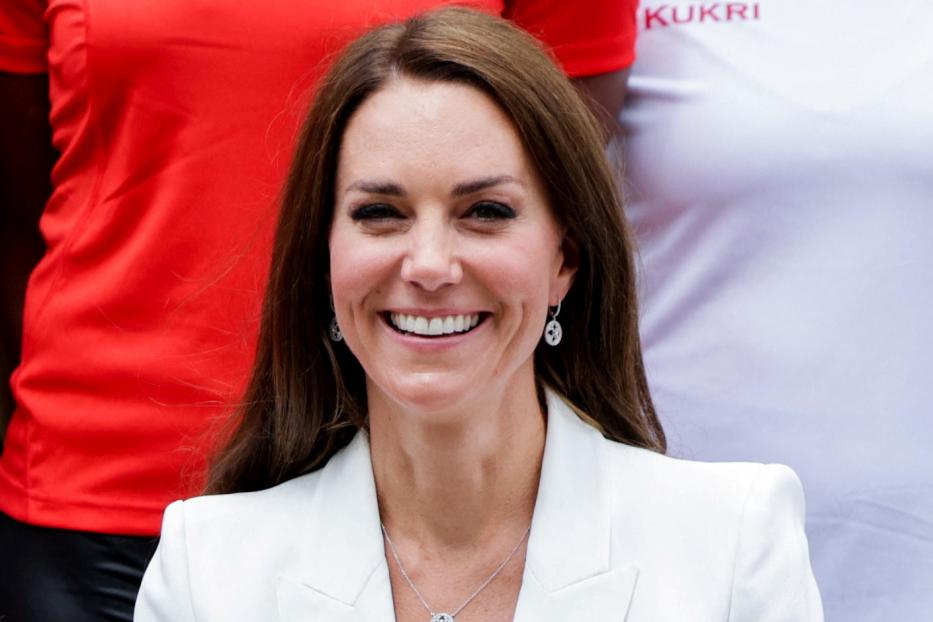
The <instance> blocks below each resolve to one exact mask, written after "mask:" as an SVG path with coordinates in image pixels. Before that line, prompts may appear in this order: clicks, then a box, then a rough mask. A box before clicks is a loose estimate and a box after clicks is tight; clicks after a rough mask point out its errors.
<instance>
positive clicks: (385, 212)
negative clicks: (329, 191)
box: [350, 203, 402, 221]
mask: <svg viewBox="0 0 933 622" xmlns="http://www.w3.org/2000/svg"><path fill="white" fill-rule="evenodd" d="M350 218H352V219H353V220H355V221H361V220H369V221H378V220H393V219H397V218H402V214H401V212H399V211H398V210H397V209H395V208H394V207H392V206H391V205H389V204H387V203H370V204H368V205H361V206H359V207H357V208H356V209H354V210H353V211H352V212H350Z"/></svg>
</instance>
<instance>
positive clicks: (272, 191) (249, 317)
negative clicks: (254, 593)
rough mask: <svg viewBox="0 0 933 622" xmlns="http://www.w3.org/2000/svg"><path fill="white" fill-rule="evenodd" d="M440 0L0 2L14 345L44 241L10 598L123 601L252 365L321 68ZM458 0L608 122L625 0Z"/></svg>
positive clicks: (17, 391)
mask: <svg viewBox="0 0 933 622" xmlns="http://www.w3.org/2000/svg"><path fill="white" fill-rule="evenodd" d="M438 4H443V2H439V1H438V0H404V1H393V0H380V1H379V2H371V1H368V0H367V1H364V0H347V1H344V2H340V3H304V4H299V5H296V4H294V3H282V2H277V1H276V2H272V3H266V4H263V5H262V7H261V8H258V6H256V5H249V4H244V5H236V4H234V5H231V4H229V3H222V4H217V5H210V4H209V5H204V4H203V3H199V4H191V3H185V2H178V1H177V0H170V1H166V2H160V3H157V4H155V5H151V4H146V5H136V4H126V3H112V2H107V1H106V0H86V1H85V2H76V1H74V0H48V1H47V2H42V1H40V0H13V1H12V2H7V3H5V4H4V6H3V8H2V9H0V106H2V107H0V124H2V129H0V143H2V145H0V154H2V156H3V161H2V163H0V169H2V170H3V171H4V175H5V177H4V180H3V187H4V189H5V191H6V192H7V197H8V198H7V199H6V200H5V202H6V203H9V205H10V206H12V207H5V208H4V209H3V210H2V212H3V214H4V215H3V218H4V219H7V222H4V223H3V227H2V228H0V229H2V231H3V236H4V240H3V242H4V243H3V244H2V245H0V248H2V249H3V252H4V253H7V254H8V255H11V257H7V258H5V262H6V263H5V264H4V266H3V270H4V274H5V275H6V283H5V287H6V288H7V289H6V291H4V297H5V298H4V301H3V309H4V313H5V314H6V315H5V316H4V318H3V321H4V323H5V324H4V344H5V350H6V351H7V352H10V353H11V355H10V356H7V357H6V358H7V359H8V360H15V358H16V357H15V351H16V349H17V345H18V339H19V329H18V326H19V314H20V310H19V306H20V305H22V304H23V303H22V300H23V289H24V283H25V275H26V273H27V272H28V269H29V268H31V267H32V265H33V263H35V261H36V260H37V258H38V257H39V254H40V252H41V251H39V250H38V249H39V248H41V247H42V246H44V253H42V254H41V259H39V260H38V263H37V264H36V265H35V268H34V270H33V271H32V273H31V275H30V276H29V281H28V286H25V295H24V299H25V306H24V308H23V310H22V322H23V323H22V355H21V359H20V361H19V366H18V368H17V369H16V371H15V373H14V374H13V376H12V381H11V387H12V395H13V397H14V398H15V404H16V408H15V411H14V412H13V414H12V419H11V421H10V424H9V428H8V429H7V431H6V436H5V439H4V448H3V454H2V457H0V549H2V550H3V551H4V555H3V557H4V563H3V564H2V565H0V616H2V615H9V616H11V618H12V619H15V620H40V619H41V620H44V621H49V620H57V619H62V620H71V621H74V620H83V619H88V620H92V619H93V620H99V619H100V618H101V617H102V616H103V613H102V612H104V611H112V612H113V616H114V617H113V619H129V615H130V611H131V609H132V603H133V599H134V597H135V591H136V589H137V586H138V582H139V579H140V577H141V572H142V569H143V567H144V566H145V563H146V561H147V559H148V556H149V555H150V554H151V552H152V550H153V543H152V537H153V536H156V535H157V534H158V529H159V521H160V519H161V514H162V511H163V509H164V507H165V506H166V505H167V503H168V502H170V501H171V500H173V499H175V498H179V497H183V496H188V495H191V494H193V493H196V492H199V491H200V489H201V487H202V481H203V472H204V469H205V463H206V458H207V456H208V454H209V450H210V446H211V441H210V438H211V433H210V432H211V430H212V429H214V427H215V424H216V422H218V421H219V420H221V419H222V418H223V416H224V415H225V414H226V412H227V407H228V405H230V404H231V403H233V402H235V401H236V400H237V399H238V398H239V396H240V393H241V391H242V388H243V383H244V381H245V378H246V376H247V372H248V370H249V368H250V365H251V363H252V357H253V349H254V344H255V336H256V335H255V334H256V328H257V323H258V311H259V304H260V301H261V298H262V294H263V289H264V284H265V278H266V272H267V269H268V261H269V253H270V245H271V233H272V226H273V223H274V221H275V215H276V195H277V192H278V188H279V187H280V185H281V183H282V180H283V176H284V171H285V169H286V167H287V164H288V161H289V156H290V150H291V145H292V142H293V137H294V135H295V132H296V127H297V124H298V121H299V119H300V118H301V116H302V113H303V111H304V109H305V108H306V106H307V102H308V99H309V98H310V96H311V94H313V85H314V82H315V79H316V78H317V77H318V76H319V75H321V73H322V72H323V69H324V68H325V66H326V65H327V62H328V59H329V58H330V57H331V56H332V55H333V54H334V52H336V51H337V50H339V49H340V48H341V47H342V45H343V44H344V43H345V42H347V41H349V40H350V39H352V38H353V37H354V36H355V35H356V34H358V33H359V32H360V31H361V30H362V29H364V28H365V27H367V26H371V25H373V24H376V23H381V22H385V21H389V20H393V19H397V18H402V17H406V16H409V15H412V14H414V13H417V12H420V11H422V10H425V9H428V8H431V7H433V6H436V5H438ZM469 4H471V5H473V6H476V7H478V8H481V9H483V10H486V11H489V12H492V13H497V14H502V15H505V16H507V17H509V18H511V19H513V20H514V21H515V22H516V23H518V24H519V25H521V26H523V27H525V28H526V29H528V30H529V31H530V32H532V33H533V34H535V35H537V36H538V37H539V38H540V39H541V40H542V41H543V42H544V43H545V44H546V45H548V46H549V47H550V48H551V50H552V51H553V53H554V54H555V56H556V57H557V59H558V60H559V61H560V63H561V64H562V66H563V68H564V69H565V70H566V71H567V73H568V74H570V75H571V76H575V77H578V78H580V80H581V84H582V85H583V86H584V87H586V88H587V89H588V90H590V92H591V93H593V94H594V95H595V96H596V98H597V99H601V100H602V101H603V102H604V105H605V106H606V108H608V109H609V110H610V112H609V114H608V115H606V118H607V119H612V118H614V116H615V115H614V112H615V110H616V109H618V107H619V105H620V104H621V99H620V97H621V93H622V92H623V89H622V88H621V85H622V84H623V83H624V78H625V75H626V74H625V69H626V68H627V67H628V66H629V65H630V64H631V62H632V59H633V46H634V6H635V3H634V2H630V3H626V2H622V3H620V2H617V1H610V0H600V1H596V2H592V3H588V4H587V6H586V7H585V9H584V8H580V7H578V6H575V5H571V4H568V3H560V2H555V1H552V0H516V1H514V2H502V0H476V1H474V2H471V3H469ZM46 89H48V90H47V91H46ZM49 106H50V107H49ZM50 128H51V134H50ZM49 144H51V145H52V146H54V151H55V153H57V154H58V155H57V161H55V164H54V168H53V169H52V170H51V187H50V186H49V182H48V181H47V179H48V172H49V166H50V165H51V163H52V161H53V159H54V157H55V156H54V154H53V152H52V150H51V149H50V148H49V146H48V145H49ZM40 212H41V221H39V228H40V229H41V238H39V237H37V236H36V233H35V231H36V229H35V227H36V221H37V219H38V215H39V213H40Z"/></svg>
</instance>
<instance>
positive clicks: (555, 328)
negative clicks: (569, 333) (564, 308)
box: [544, 301, 564, 346]
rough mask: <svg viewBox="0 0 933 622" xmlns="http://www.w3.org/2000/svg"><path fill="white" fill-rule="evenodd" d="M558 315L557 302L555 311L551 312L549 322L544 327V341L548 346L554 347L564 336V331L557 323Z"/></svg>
mask: <svg viewBox="0 0 933 622" xmlns="http://www.w3.org/2000/svg"><path fill="white" fill-rule="evenodd" d="M559 313H560V301H558V302H557V309H556V310H554V311H552V312H551V321H550V322H548V323H547V325H546V326H545V327H544V341H545V343H547V344H548V345H549V346H556V345H557V344H559V343H560V340H561V337H563V336H564V329H563V327H562V326H561V325H560V322H558V321H557V315H558V314H559Z"/></svg>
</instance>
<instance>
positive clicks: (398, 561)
mask: <svg viewBox="0 0 933 622" xmlns="http://www.w3.org/2000/svg"><path fill="white" fill-rule="evenodd" d="M380 525H382V524H381V523H380ZM530 531H531V525H529V526H528V529H526V530H525V533H523V534H522V539H521V540H519V541H518V544H516V545H515V548H514V549H512V552H511V553H509V554H508V556H507V557H506V558H505V559H504V560H502V563H501V564H499V566H498V567H497V568H496V569H495V570H494V571H493V573H492V574H491V575H489V576H488V577H486V580H485V581H483V582H482V583H480V585H479V587H478V588H476V589H475V590H474V591H473V593H472V594H470V596H469V597H468V598H467V599H466V600H465V601H463V603H462V604H461V605H460V606H459V607H457V608H456V609H454V611H453V612H452V613H449V614H443V613H442V614H438V613H436V612H435V611H434V610H433V609H431V606H430V605H428V603H427V601H426V600H425V599H424V596H422V595H421V592H419V591H418V588H417V587H415V582H414V581H412V580H411V577H409V576H408V573H407V572H405V567H404V566H403V565H402V560H401V559H399V556H398V551H397V550H396V548H395V544H394V543H393V542H392V538H390V537H389V532H388V531H386V526H385V525H382V533H383V535H385V537H386V542H388V543H389V550H390V551H392V557H394V558H395V565H396V566H398V569H399V572H401V573H402V578H404V579H405V582H406V583H407V584H408V587H410V588H411V591H412V592H414V593H415V596H417V597H418V600H420V601H421V604H422V605H423V606H424V608H425V609H426V610H427V612H428V613H429V614H431V619H432V620H435V619H437V620H448V619H449V620H453V619H454V618H456V617H457V615H458V614H459V613H460V612H461V611H463V610H464V609H465V608H466V606H467V605H469V604H470V603H471V602H473V599H474V598H476V597H477V596H479V593H480V592H482V591H483V590H484V589H485V588H486V586H487V585H489V584H490V583H492V580H493V579H495V578H496V577H498V576H499V573H500V572H502V570H503V569H504V568H505V567H506V565H508V563H509V562H510V561H512V558H513V557H515V554H516V553H518V549H520V548H522V543H524V542H525V538H527V537H528V533H529V532H530ZM446 616H449V617H446Z"/></svg>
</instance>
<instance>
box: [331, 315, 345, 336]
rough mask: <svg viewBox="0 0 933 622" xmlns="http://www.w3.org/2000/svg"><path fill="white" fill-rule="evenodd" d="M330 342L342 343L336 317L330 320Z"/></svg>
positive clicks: (341, 334)
mask: <svg viewBox="0 0 933 622" xmlns="http://www.w3.org/2000/svg"><path fill="white" fill-rule="evenodd" d="M330 340H331V341H343V333H342V332H340V324H338V323H337V316H334V317H332V318H331V319H330Z"/></svg>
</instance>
